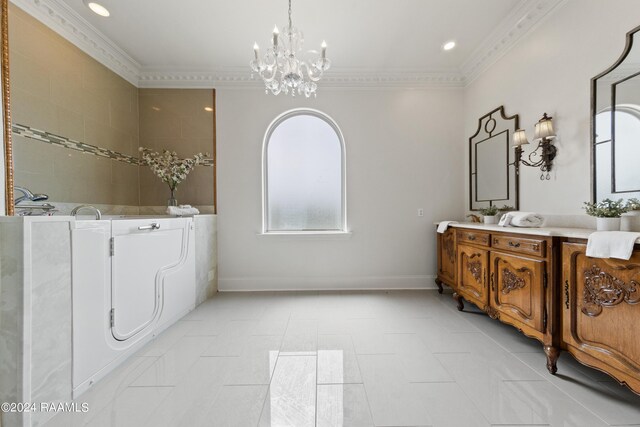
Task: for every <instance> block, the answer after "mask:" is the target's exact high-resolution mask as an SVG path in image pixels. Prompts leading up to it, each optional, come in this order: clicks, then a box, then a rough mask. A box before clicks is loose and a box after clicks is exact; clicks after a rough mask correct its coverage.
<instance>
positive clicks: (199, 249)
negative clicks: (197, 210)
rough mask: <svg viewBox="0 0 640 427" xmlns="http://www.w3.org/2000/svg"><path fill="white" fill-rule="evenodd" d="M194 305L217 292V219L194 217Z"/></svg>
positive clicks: (213, 217) (201, 216) (202, 216)
mask: <svg viewBox="0 0 640 427" xmlns="http://www.w3.org/2000/svg"><path fill="white" fill-rule="evenodd" d="M194 221H195V225H196V233H195V235H196V305H198V304H201V303H203V302H204V301H205V300H207V299H208V298H211V297H212V296H214V295H215V293H216V292H217V291H218V244H217V241H218V239H217V234H218V227H217V221H218V218H217V216H216V215H196V216H195V217H194Z"/></svg>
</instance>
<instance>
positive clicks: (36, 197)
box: [13, 185, 49, 205]
mask: <svg viewBox="0 0 640 427" xmlns="http://www.w3.org/2000/svg"><path fill="white" fill-rule="evenodd" d="M13 189H14V190H15V191H19V192H21V193H22V196H20V197H17V198H16V199H15V200H14V204H16V205H17V204H18V203H20V202H24V201H25V200H29V201H31V202H42V201H44V200H49V196H47V195H46V194H33V193H32V192H31V191H29V189H27V188H24V187H19V186H17V185H16V186H15V187H13Z"/></svg>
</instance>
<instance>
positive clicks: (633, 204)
mask: <svg viewBox="0 0 640 427" xmlns="http://www.w3.org/2000/svg"><path fill="white" fill-rule="evenodd" d="M625 207H626V208H627V212H628V211H640V200H638V199H635V198H634V199H629V200H627V204H626V205H625Z"/></svg>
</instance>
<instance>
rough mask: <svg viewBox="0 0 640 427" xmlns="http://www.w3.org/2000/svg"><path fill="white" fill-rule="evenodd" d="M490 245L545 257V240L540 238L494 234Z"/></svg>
mask: <svg viewBox="0 0 640 427" xmlns="http://www.w3.org/2000/svg"><path fill="white" fill-rule="evenodd" d="M491 246H492V247H493V248H495V249H504V250H507V251H511V252H517V253H522V254H529V255H535V256H539V257H545V256H546V254H547V241H546V240H542V239H525V238H523V237H513V236H501V235H496V234H494V235H493V237H492V238H491Z"/></svg>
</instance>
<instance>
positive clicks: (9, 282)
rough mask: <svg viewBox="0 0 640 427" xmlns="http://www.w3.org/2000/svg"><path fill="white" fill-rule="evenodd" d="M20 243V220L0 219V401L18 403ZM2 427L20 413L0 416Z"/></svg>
mask: <svg viewBox="0 0 640 427" xmlns="http://www.w3.org/2000/svg"><path fill="white" fill-rule="evenodd" d="M23 241H24V235H23V228H22V224H21V222H20V221H15V220H11V219H7V218H2V217H0V402H19V401H21V400H22V396H23V389H22V382H23V370H22V353H23V334H22V331H23V327H24V325H23V319H24V299H23V298H24V293H23V292H22V289H23V288H22V284H23V271H24V269H23V266H24V256H23V255H24V253H23V251H21V250H16V249H17V248H21V246H22V245H21V242H23ZM0 418H1V420H2V422H1V423H0V424H1V425H3V426H5V427H10V426H18V425H21V423H22V414H18V413H4V414H3V413H0Z"/></svg>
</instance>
